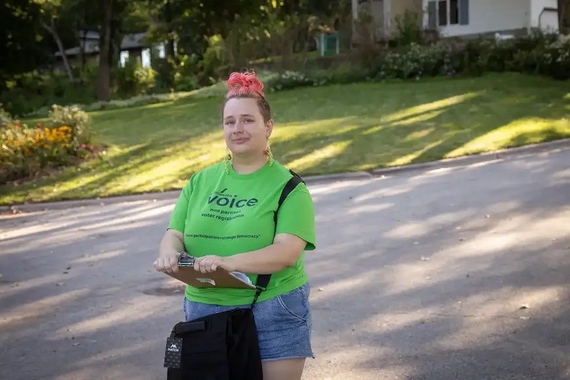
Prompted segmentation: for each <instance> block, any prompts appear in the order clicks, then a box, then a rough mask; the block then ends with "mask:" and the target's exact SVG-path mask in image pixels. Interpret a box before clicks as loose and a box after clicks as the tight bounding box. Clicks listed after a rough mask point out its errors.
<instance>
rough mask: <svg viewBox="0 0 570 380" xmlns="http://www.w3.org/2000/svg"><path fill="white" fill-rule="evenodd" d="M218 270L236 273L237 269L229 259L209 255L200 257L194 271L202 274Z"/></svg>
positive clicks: (195, 263) (196, 261) (195, 262)
mask: <svg viewBox="0 0 570 380" xmlns="http://www.w3.org/2000/svg"><path fill="white" fill-rule="evenodd" d="M218 268H222V269H225V270H226V271H228V272H234V271H235V268H234V267H233V265H232V262H231V260H230V258H229V257H220V256H214V255H208V256H203V257H198V258H196V260H195V261H194V269H195V270H196V271H199V272H202V273H211V272H215V271H216V270H217V269H218Z"/></svg>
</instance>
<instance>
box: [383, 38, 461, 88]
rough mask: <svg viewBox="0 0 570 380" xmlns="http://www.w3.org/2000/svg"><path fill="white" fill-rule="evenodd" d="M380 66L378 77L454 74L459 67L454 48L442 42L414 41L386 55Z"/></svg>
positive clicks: (394, 77)
mask: <svg viewBox="0 0 570 380" xmlns="http://www.w3.org/2000/svg"><path fill="white" fill-rule="evenodd" d="M380 67H381V69H380V72H379V73H378V75H377V79H410V78H420V77H425V76H436V75H453V74H454V73H455V72H456V69H457V65H456V64H455V63H454V60H453V51H452V48H451V47H450V46H448V45H446V44H444V43H441V42H437V43H435V44H432V45H428V46H422V45H419V44H416V43H412V44H410V45H409V46H406V47H404V48H400V49H395V50H393V51H391V52H389V53H388V54H387V55H386V56H385V57H384V59H383V61H382V63H381V66H380Z"/></svg>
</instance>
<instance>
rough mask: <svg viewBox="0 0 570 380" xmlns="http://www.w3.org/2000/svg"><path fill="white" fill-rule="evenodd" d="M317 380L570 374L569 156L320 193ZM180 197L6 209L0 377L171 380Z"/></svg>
mask: <svg viewBox="0 0 570 380" xmlns="http://www.w3.org/2000/svg"><path fill="white" fill-rule="evenodd" d="M310 189H311V192H312V193H313V195H314V198H315V201H316V209H317V223H318V250H317V251H315V252H313V253H310V254H308V260H307V265H308V270H309V272H310V276H311V281H312V284H313V291H312V294H311V301H312V305H313V308H314V324H315V329H314V349H315V352H316V355H317V358H316V359H315V360H310V361H309V362H308V364H307V370H306V373H305V376H304V379H310V380H327V379H331V380H332V379H335V380H337V379H338V380H356V379H366V380H368V379H370V380H377V379H434V380H447V379H476V380H481V379H541V380H546V379H565V378H570V303H569V301H570V297H569V292H568V283H569V282H570V151H569V150H566V151H562V152H557V153H551V154H540V155H535V156H531V157H524V158H520V159H514V158H513V159H509V160H508V161H504V162H494V163H487V164H479V165H474V166H468V167H461V168H447V169H441V170H431V171H428V172H407V173H400V174H397V173H395V174H393V175H391V176H389V177H386V178H375V179H371V180H370V179H369V180H354V181H344V182H335V183H329V184H315V185H312V186H310ZM173 202H174V200H173V199H170V200H160V201H156V202H153V201H141V202H133V203H122V204H112V205H105V206H88V207H83V208H76V209H73V210H69V209H68V210H52V211H47V212H37V213H30V214H20V215H14V216H9V217H8V216H4V217H0V274H1V275H2V277H0V379H2V380H40V379H41V380H44V379H49V380H94V379H97V380H99V379H101V380H103V379H109V380H110V379H113V380H115V379H136V380H151V379H152V380H154V379H165V371H164V370H163V368H162V355H163V352H164V344H165V337H166V336H167V335H168V333H169V331H170V328H171V326H172V325H173V324H174V323H176V322H177V321H179V320H181V319H182V318H183V313H182V288H181V287H180V286H179V285H178V284H176V283H175V282H173V281H172V280H168V279H167V278H166V276H164V275H162V274H159V273H156V272H154V270H153V269H152V266H151V264H152V261H153V260H154V259H155V255H156V251H157V245H158V242H159V239H160V237H161V234H162V232H163V230H164V228H165V226H166V222H167V219H168V214H169V212H170V210H171V209H172V206H173Z"/></svg>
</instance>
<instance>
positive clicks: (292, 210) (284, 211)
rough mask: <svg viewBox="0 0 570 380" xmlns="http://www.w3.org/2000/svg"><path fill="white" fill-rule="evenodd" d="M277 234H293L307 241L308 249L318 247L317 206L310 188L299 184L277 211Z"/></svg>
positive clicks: (306, 247) (306, 248)
mask: <svg viewBox="0 0 570 380" xmlns="http://www.w3.org/2000/svg"><path fill="white" fill-rule="evenodd" d="M276 233H277V234H283V233H285V234H291V235H295V236H298V237H300V238H301V239H303V240H305V241H306V242H307V245H306V246H305V250H306V251H312V250H314V249H315V248H316V232H315V206H314V203H313V198H312V197H311V194H310V193H309V189H307V187H306V186H305V185H304V184H302V183H301V184H299V185H297V187H296V188H295V189H294V190H293V191H292V192H291V193H290V194H289V195H288V196H287V198H285V201H284V202H283V204H282V205H281V208H280V209H279V211H278V212H277V232H276Z"/></svg>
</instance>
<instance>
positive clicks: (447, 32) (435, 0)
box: [352, 0, 558, 38]
mask: <svg viewBox="0 0 570 380" xmlns="http://www.w3.org/2000/svg"><path fill="white" fill-rule="evenodd" d="M362 10H367V11H369V12H370V14H371V15H372V16H373V17H374V20H375V24H376V26H377V31H376V32H377V35H378V37H380V38H391V37H393V36H394V33H395V31H396V27H395V26H396V22H395V20H396V18H397V17H399V16H402V15H403V14H404V13H405V12H406V11H409V12H412V13H416V14H417V15H419V20H420V23H423V27H424V28H425V29H428V30H437V31H438V32H439V34H440V35H441V36H442V37H467V36H476V35H480V34H496V33H500V34H506V35H508V34H519V33H528V32H530V31H531V30H532V29H541V30H543V31H557V30H558V12H557V0H352V15H353V17H354V18H355V19H357V18H358V15H359V13H360V12H361V11H362Z"/></svg>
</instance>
